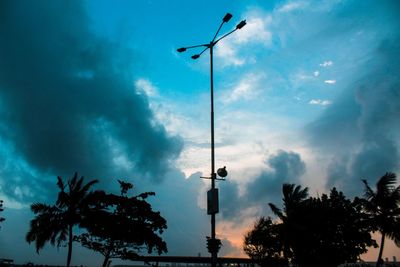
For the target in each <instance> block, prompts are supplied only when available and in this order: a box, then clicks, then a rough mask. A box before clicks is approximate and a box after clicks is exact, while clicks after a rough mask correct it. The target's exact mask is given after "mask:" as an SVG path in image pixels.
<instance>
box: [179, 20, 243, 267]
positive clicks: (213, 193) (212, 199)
mask: <svg viewBox="0 0 400 267" xmlns="http://www.w3.org/2000/svg"><path fill="white" fill-rule="evenodd" d="M231 18H232V15H231V14H230V13H227V14H226V15H225V16H224V18H223V19H222V22H221V24H220V26H219V28H218V30H217V32H216V33H215V35H214V38H213V39H212V40H211V42H210V43H209V44H201V45H194V46H188V47H181V48H179V49H177V51H178V52H180V53H182V52H185V51H186V50H188V49H192V48H198V47H205V48H204V49H203V51H202V52H200V53H199V54H195V55H193V56H192V59H198V58H199V57H200V56H201V55H202V54H203V53H204V52H205V51H206V50H207V49H210V95H211V99H210V100H211V177H202V178H207V179H211V189H210V190H209V191H208V192H207V214H210V215H211V237H207V248H208V251H209V252H210V253H211V266H212V267H216V265H217V258H218V251H219V249H220V247H221V240H219V239H217V238H216V235H215V215H216V214H217V213H218V212H219V204H218V189H217V188H216V187H215V180H224V177H226V176H227V174H228V173H227V171H226V169H225V167H223V168H220V169H218V171H217V172H218V176H220V177H221V178H217V173H215V141H214V59H213V51H214V46H215V45H216V44H217V43H218V42H219V41H220V40H222V39H223V38H225V37H227V36H228V35H230V34H232V33H234V32H235V31H236V30H239V29H241V28H243V27H244V26H245V25H246V21H245V20H242V21H241V22H240V23H239V24H238V25H236V28H235V29H233V30H232V31H230V32H228V33H226V34H224V35H223V36H221V37H220V38H218V39H217V40H215V39H216V38H217V36H218V33H219V31H220V30H221V28H222V25H223V24H224V23H226V22H228V21H229V20H230V19H231Z"/></svg>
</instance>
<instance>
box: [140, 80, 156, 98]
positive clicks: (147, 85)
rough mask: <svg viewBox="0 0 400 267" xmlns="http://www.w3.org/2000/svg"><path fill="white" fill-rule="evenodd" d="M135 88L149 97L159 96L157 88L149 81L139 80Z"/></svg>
mask: <svg viewBox="0 0 400 267" xmlns="http://www.w3.org/2000/svg"><path fill="white" fill-rule="evenodd" d="M135 87H136V89H137V90H138V92H141V93H145V94H146V95H147V96H149V97H151V96H157V95H158V89H157V87H156V86H155V85H154V84H153V83H152V82H151V81H150V80H148V79H145V78H139V79H137V80H136V81H135Z"/></svg>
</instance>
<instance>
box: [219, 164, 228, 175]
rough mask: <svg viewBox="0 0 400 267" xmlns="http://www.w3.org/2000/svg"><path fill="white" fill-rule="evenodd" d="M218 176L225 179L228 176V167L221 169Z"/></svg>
mask: <svg viewBox="0 0 400 267" xmlns="http://www.w3.org/2000/svg"><path fill="white" fill-rule="evenodd" d="M217 174H218V176H219V177H221V178H225V177H226V176H227V175H228V172H227V170H226V166H224V167H223V168H219V169H218V170H217Z"/></svg>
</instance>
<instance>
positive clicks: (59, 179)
mask: <svg viewBox="0 0 400 267" xmlns="http://www.w3.org/2000/svg"><path fill="white" fill-rule="evenodd" d="M57 186H58V188H60V190H61V191H64V188H65V185H64V182H63V180H62V178H61V177H60V176H57Z"/></svg>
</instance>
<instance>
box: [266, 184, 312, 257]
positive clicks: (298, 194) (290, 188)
mask: <svg viewBox="0 0 400 267" xmlns="http://www.w3.org/2000/svg"><path fill="white" fill-rule="evenodd" d="M282 193H283V199H282V200H283V210H282V209H280V208H278V207H277V206H275V205H274V204H272V203H269V204H268V205H269V206H270V208H271V210H272V212H273V213H274V214H275V215H276V216H278V218H279V219H280V220H281V221H282V224H281V229H280V234H281V236H282V238H283V246H284V249H283V253H284V258H285V260H286V261H288V259H289V257H291V254H292V251H291V249H290V247H291V244H292V238H293V237H294V236H296V232H298V231H299V230H301V229H298V225H297V223H296V218H295V217H296V213H298V212H300V209H299V207H300V205H301V204H303V203H304V201H305V200H306V199H307V198H308V188H307V187H306V188H301V186H300V185H297V186H296V185H295V184H283V186H282Z"/></svg>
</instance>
